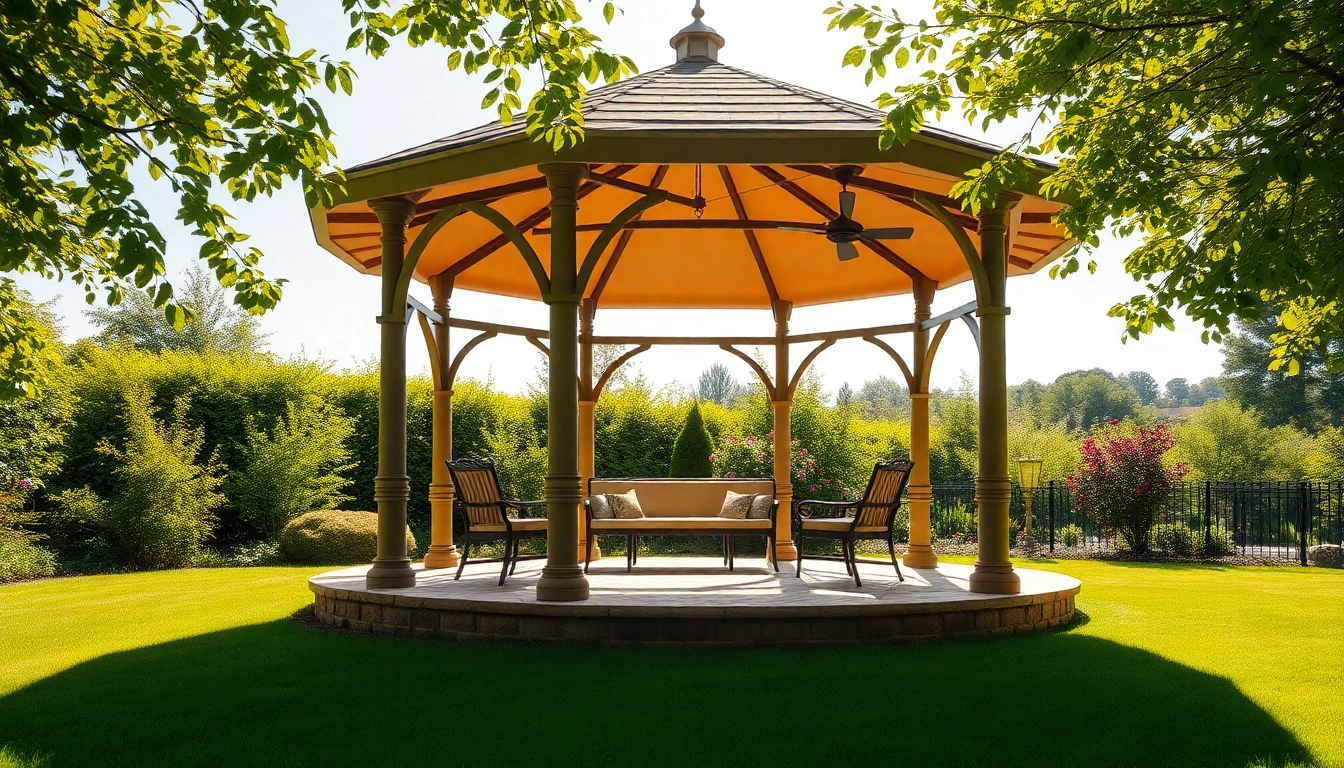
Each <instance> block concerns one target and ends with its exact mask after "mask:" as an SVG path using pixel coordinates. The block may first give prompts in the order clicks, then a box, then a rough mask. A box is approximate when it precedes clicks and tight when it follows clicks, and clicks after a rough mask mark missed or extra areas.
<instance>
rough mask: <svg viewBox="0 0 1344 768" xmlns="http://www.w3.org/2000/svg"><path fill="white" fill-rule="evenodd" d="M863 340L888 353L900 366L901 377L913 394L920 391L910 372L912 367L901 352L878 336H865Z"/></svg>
mask: <svg viewBox="0 0 1344 768" xmlns="http://www.w3.org/2000/svg"><path fill="white" fill-rule="evenodd" d="M863 340H864V341H866V342H868V343H869V344H872V345H873V346H875V347H877V348H878V349H880V350H882V351H883V352H886V353H887V355H888V356H890V357H891V359H892V360H895V361H896V365H897V366H899V367H900V369H901V375H902V376H904V377H905V386H906V388H907V389H909V390H910V391H911V392H917V391H919V390H917V389H915V377H914V374H912V373H911V372H910V366H908V365H906V364H905V358H903V357H901V353H900V352H897V351H896V350H895V349H892V347H891V345H890V344H888V343H887V342H885V341H883V340H881V339H879V338H877V337H876V336H864V337H863Z"/></svg>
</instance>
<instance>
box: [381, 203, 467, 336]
mask: <svg viewBox="0 0 1344 768" xmlns="http://www.w3.org/2000/svg"><path fill="white" fill-rule="evenodd" d="M460 213H462V206H460V205H452V206H449V207H447V208H444V209H443V210H441V211H439V212H438V213H437V214H435V215H434V218H432V219H430V220H429V223H428V224H426V225H425V228H424V229H422V230H420V234H418V235H416V236H415V241H414V242H412V243H411V247H410V248H408V249H407V250H406V257H405V258H404V259H402V262H401V274H399V275H397V287H396V292H395V293H394V294H393V295H392V304H391V306H388V307H384V308H383V314H385V315H391V314H392V313H393V312H395V311H396V309H395V307H403V306H405V305H406V295H407V294H408V293H410V290H411V278H412V277H414V276H415V265H416V264H418V263H420V257H421V256H422V255H424V253H425V248H427V247H429V241H431V240H433V239H434V236H435V235H437V234H438V233H439V230H441V229H443V228H444V226H445V225H447V224H448V222H450V221H452V220H453V219H454V218H456V217H457V216H458V214H460ZM407 319H408V320H409V318H407Z"/></svg>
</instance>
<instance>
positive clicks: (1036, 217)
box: [1022, 213, 1055, 224]
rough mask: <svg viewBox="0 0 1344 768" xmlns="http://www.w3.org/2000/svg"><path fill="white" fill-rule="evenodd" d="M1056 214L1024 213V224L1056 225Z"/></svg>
mask: <svg viewBox="0 0 1344 768" xmlns="http://www.w3.org/2000/svg"><path fill="white" fill-rule="evenodd" d="M1054 217H1055V214H1053V213H1023V214H1022V223H1023V224H1054V223H1055V222H1054Z"/></svg>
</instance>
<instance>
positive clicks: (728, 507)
mask: <svg viewBox="0 0 1344 768" xmlns="http://www.w3.org/2000/svg"><path fill="white" fill-rule="evenodd" d="M755 499H756V494H754V493H735V492H733V491H729V492H727V493H725V494H724V495H723V507H722V508H721V509H720V510H719V517H726V518H728V519H730V520H746V519H747V513H748V512H750V511H751V502H752V501H754V500H755Z"/></svg>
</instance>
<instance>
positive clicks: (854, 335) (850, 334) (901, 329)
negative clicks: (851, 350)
mask: <svg viewBox="0 0 1344 768" xmlns="http://www.w3.org/2000/svg"><path fill="white" fill-rule="evenodd" d="M914 330H915V324H914V323H900V324H899V325H879V326H875V327H873V328H853V329H850V330H845V331H820V332H817V333H799V334H796V335H790V336H789V337H788V342H789V343H790V344H806V343H808V342H810V341H827V340H832V341H839V340H841V339H861V338H863V337H865V336H885V335H886V334H889V333H913V332H914Z"/></svg>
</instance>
